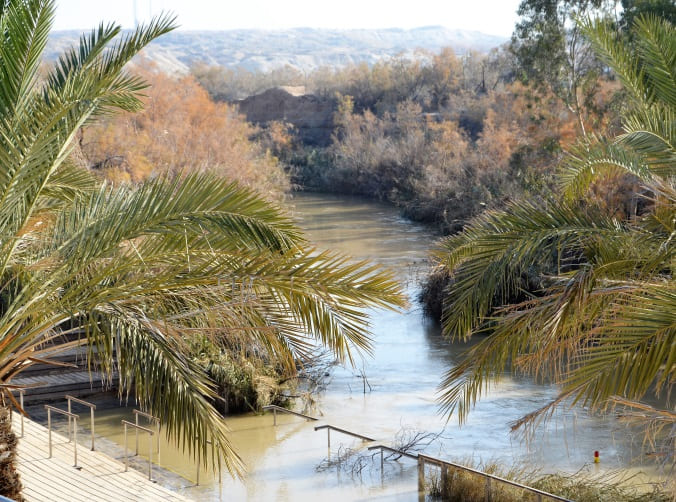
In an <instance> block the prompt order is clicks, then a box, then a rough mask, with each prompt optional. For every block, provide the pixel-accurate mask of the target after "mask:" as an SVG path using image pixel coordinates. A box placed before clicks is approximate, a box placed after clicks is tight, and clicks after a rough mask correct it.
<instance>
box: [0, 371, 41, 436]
mask: <svg viewBox="0 0 676 502" xmlns="http://www.w3.org/2000/svg"><path fill="white" fill-rule="evenodd" d="M44 385H45V382H36V383H33V384H22V385H16V384H11V383H3V384H0V391H5V392H7V393H8V394H10V395H11V393H12V392H14V391H15V390H18V391H19V407H20V408H21V437H23V435H24V423H23V419H24V415H25V413H26V412H25V410H24V406H23V397H24V394H25V393H26V389H34V388H36V387H42V386H44ZM12 399H14V398H13V397H12ZM15 402H16V401H15ZM9 420H10V422H11V421H12V406H11V405H10V407H9Z"/></svg>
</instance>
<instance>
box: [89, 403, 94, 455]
mask: <svg viewBox="0 0 676 502" xmlns="http://www.w3.org/2000/svg"><path fill="white" fill-rule="evenodd" d="M89 416H90V418H91V430H92V451H94V408H89Z"/></svg>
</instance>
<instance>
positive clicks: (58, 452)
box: [13, 413, 190, 502]
mask: <svg viewBox="0 0 676 502" xmlns="http://www.w3.org/2000/svg"><path fill="white" fill-rule="evenodd" d="M13 430H14V431H15V432H16V434H17V436H18V435H19V434H20V433H21V417H20V415H19V414H18V413H14V416H13ZM24 430H25V432H24V437H23V438H21V439H20V440H19V447H18V457H19V461H18V470H19V473H20V474H21V482H22V483H23V495H24V497H25V498H26V500H27V501H28V502H40V501H45V502H55V501H61V500H63V501H73V502H91V501H97V502H98V501H111V502H113V501H115V502H118V501H127V500H130V501H131V500H138V501H141V500H143V501H152V500H157V501H160V500H161V501H186V500H190V499H187V498H186V497H184V496H182V495H179V494H178V493H176V492H173V491H171V490H168V489H167V488H164V487H162V486H159V485H158V484H156V483H153V482H151V481H149V480H148V476H147V475H143V474H141V473H140V472H137V471H135V470H133V469H131V468H130V469H129V471H128V472H124V464H123V463H121V462H119V461H117V460H115V459H113V458H111V457H109V456H107V455H105V454H103V453H100V452H98V451H90V450H89V448H88V447H86V446H84V445H81V444H80V443H79V442H78V449H77V458H78V465H79V466H81V467H82V469H80V470H78V469H76V468H75V467H73V445H72V443H68V438H66V437H64V436H62V435H60V434H56V433H55V432H53V431H52V445H53V453H52V458H47V457H48V456H49V451H48V440H47V428H46V427H43V426H42V425H40V424H38V423H36V422H33V421H32V420H29V419H26V418H24Z"/></svg>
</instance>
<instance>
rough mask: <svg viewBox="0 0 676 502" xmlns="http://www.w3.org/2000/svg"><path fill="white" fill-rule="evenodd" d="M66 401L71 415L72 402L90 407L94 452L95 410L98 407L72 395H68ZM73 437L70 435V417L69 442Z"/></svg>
mask: <svg viewBox="0 0 676 502" xmlns="http://www.w3.org/2000/svg"><path fill="white" fill-rule="evenodd" d="M66 399H67V400H68V412H69V413H70V412H71V411H72V410H71V401H75V402H76V403H78V404H81V405H83V406H88V407H89V416H90V419H91V426H90V429H91V436H92V451H94V410H95V409H96V405H95V404H92V403H88V402H87V401H83V400H82V399H79V398H77V397H75V396H71V395H70V394H66ZM70 438H71V435H70V417H68V441H70Z"/></svg>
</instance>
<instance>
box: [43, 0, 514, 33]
mask: <svg viewBox="0 0 676 502" xmlns="http://www.w3.org/2000/svg"><path fill="white" fill-rule="evenodd" d="M519 3H520V0H406V1H404V0H222V1H218V0H57V11H56V24H55V27H54V28H55V29H57V30H68V29H79V30H81V29H90V28H93V27H94V26H96V25H98V23H99V22H100V21H116V22H117V23H120V24H122V26H123V27H124V28H131V27H133V26H134V5H136V15H137V18H138V20H139V21H144V20H147V19H148V18H149V17H150V14H151V13H152V14H158V13H159V12H161V11H163V10H168V11H171V12H173V13H175V14H177V15H178V23H179V24H180V25H181V29H186V30H230V29H239V28H260V29H280V28H294V27H301V26H302V27H311V28H341V29H349V28H416V27H420V26H430V25H441V26H445V27H447V28H460V29H467V30H478V31H481V32H484V33H487V34H491V35H503V36H508V35H510V34H511V33H512V30H513V28H514V24H515V22H516V19H517V16H516V9H517V7H518V5H519Z"/></svg>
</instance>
